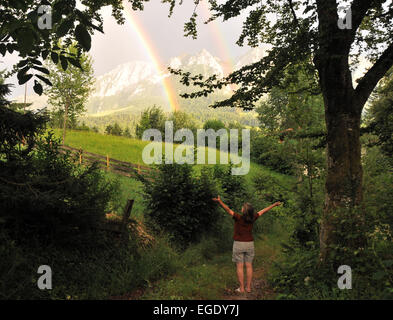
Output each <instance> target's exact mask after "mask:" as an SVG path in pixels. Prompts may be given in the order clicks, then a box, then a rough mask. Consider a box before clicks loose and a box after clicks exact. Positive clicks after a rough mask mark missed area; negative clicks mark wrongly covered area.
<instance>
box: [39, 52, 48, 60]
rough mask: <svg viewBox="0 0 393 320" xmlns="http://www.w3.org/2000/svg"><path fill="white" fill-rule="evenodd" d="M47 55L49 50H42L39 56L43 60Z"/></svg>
mask: <svg viewBox="0 0 393 320" xmlns="http://www.w3.org/2000/svg"><path fill="white" fill-rule="evenodd" d="M48 55H49V50H44V51H42V52H41V57H42V59H44V60H45V59H46V58H47V57H48Z"/></svg>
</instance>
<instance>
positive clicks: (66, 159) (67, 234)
mask: <svg viewBox="0 0 393 320" xmlns="http://www.w3.org/2000/svg"><path fill="white" fill-rule="evenodd" d="M58 147H59V141H57V140H55V139H54V138H53V134H52V133H49V134H48V135H47V136H46V137H45V138H42V139H37V140H36V147H35V149H34V150H32V151H31V152H30V153H29V154H28V155H25V156H23V157H20V158H19V159H18V160H16V161H6V162H2V163H1V167H2V179H1V180H0V186H1V190H0V218H1V219H2V221H4V227H5V228H6V229H7V230H8V231H9V232H10V235H12V238H15V239H20V240H21V239H33V238H34V239H36V240H37V241H43V242H48V243H52V242H56V243H58V244H60V243H62V244H65V243H67V242H73V241H82V240H83V238H84V237H85V236H87V235H88V234H89V233H90V231H92V230H94V229H95V228H96V227H97V225H98V223H99V222H100V221H101V220H102V219H103V218H104V216H105V212H106V209H108V208H107V205H108V203H109V201H110V199H111V197H112V195H113V193H114V191H115V189H116V188H115V186H114V185H113V184H112V183H111V182H108V181H106V180H105V179H104V177H103V175H102V173H101V171H100V170H99V169H98V167H97V166H96V165H95V164H93V165H91V166H89V167H82V166H80V165H79V164H75V163H74V162H73V159H72V158H71V156H70V155H69V154H62V153H60V152H59V149H58Z"/></svg>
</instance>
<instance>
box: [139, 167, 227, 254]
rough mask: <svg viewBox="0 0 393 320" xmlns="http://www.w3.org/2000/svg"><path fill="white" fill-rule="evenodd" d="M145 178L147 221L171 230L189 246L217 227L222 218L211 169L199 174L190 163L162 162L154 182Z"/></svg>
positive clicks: (175, 236) (175, 237)
mask: <svg viewBox="0 0 393 320" xmlns="http://www.w3.org/2000/svg"><path fill="white" fill-rule="evenodd" d="M144 182H145V188H144V192H145V194H146V197H147V209H148V215H147V216H148V217H147V223H148V225H149V226H150V227H151V228H153V229H156V230H157V229H162V230H163V231H165V232H168V233H169V234H170V235H171V237H172V240H173V241H174V242H175V243H177V244H178V245H180V246H181V247H186V246H187V245H189V244H190V243H192V242H197V241H198V240H199V239H200V238H201V236H203V235H204V234H206V233H208V232H209V231H211V230H212V229H213V227H214V226H215V225H216V223H217V222H218V220H219V217H220V215H219V214H218V211H217V210H218V208H217V205H216V204H215V203H214V202H213V201H212V198H213V197H215V196H217V187H216V184H215V181H214V180H213V179H212V177H211V176H210V175H209V172H208V171H207V170H203V169H202V171H201V173H200V175H198V176H196V175H194V174H193V173H192V166H191V165H188V164H182V165H180V164H176V163H174V164H161V165H159V166H158V172H157V174H156V175H155V177H154V180H153V182H148V181H144Z"/></svg>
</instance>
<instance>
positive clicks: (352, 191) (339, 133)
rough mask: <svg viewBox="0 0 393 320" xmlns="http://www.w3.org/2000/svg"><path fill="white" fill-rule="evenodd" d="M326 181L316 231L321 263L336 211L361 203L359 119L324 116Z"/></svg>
mask: <svg viewBox="0 0 393 320" xmlns="http://www.w3.org/2000/svg"><path fill="white" fill-rule="evenodd" d="M326 122H327V128H328V138H327V140H328V141H327V169H328V172H327V178H326V185H325V189H326V192H325V208H324V212H323V217H322V221H321V228H320V252H321V260H322V261H325V260H326V258H327V256H328V253H329V245H332V244H337V243H338V242H341V243H342V241H340V240H342V239H335V237H334V230H335V228H336V227H335V226H336V224H337V223H338V222H339V221H336V219H335V217H334V212H335V210H337V209H338V208H351V207H353V206H355V205H358V204H360V202H361V200H362V164H361V146H360V140H359V138H360V115H358V114H334V115H331V114H329V113H328V112H327V114H326Z"/></svg>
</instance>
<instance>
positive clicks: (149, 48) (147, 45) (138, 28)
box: [123, 1, 234, 111]
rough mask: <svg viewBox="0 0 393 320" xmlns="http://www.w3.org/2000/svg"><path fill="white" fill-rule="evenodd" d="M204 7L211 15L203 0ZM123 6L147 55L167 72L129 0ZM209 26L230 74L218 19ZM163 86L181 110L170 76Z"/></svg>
mask: <svg viewBox="0 0 393 320" xmlns="http://www.w3.org/2000/svg"><path fill="white" fill-rule="evenodd" d="M201 3H202V9H203V11H204V15H205V16H206V18H209V17H210V11H209V8H208V6H207V4H206V3H205V2H204V1H202V2H201ZM123 6H124V12H125V17H126V20H127V22H128V23H129V25H130V26H131V28H132V29H133V31H134V32H135V33H136V34H137V36H138V38H139V40H140V42H141V44H142V46H143V47H144V49H145V51H146V53H147V55H148V56H149V59H150V60H151V61H152V63H153V65H154V68H155V69H156V71H157V73H158V74H159V75H163V73H165V72H166V66H164V65H163V63H162V62H161V59H160V56H159V53H158V51H157V49H156V48H155V46H154V44H153V42H152V41H151V39H150V37H149V35H148V34H147V32H146V31H145V30H144V29H143V26H142V25H141V23H140V22H139V21H138V19H137V17H136V16H135V14H134V13H133V10H132V8H131V7H130V4H129V3H128V1H123ZM209 26H210V28H211V31H212V35H213V36H214V38H215V43H216V44H217V45H218V49H219V52H220V55H221V57H223V58H224V61H225V62H226V63H224V72H225V74H226V75H228V74H229V73H230V72H232V71H233V69H234V68H233V59H232V57H231V54H230V51H229V48H228V47H227V45H226V43H225V41H224V37H223V34H222V32H221V30H220V28H219V26H218V24H217V22H216V21H212V22H211V23H209ZM162 86H163V89H164V91H165V95H166V96H167V99H168V102H169V105H170V107H171V109H172V110H173V111H178V110H179V101H178V94H177V92H176V91H175V89H174V87H173V84H172V82H171V80H170V77H169V76H163V77H162Z"/></svg>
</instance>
